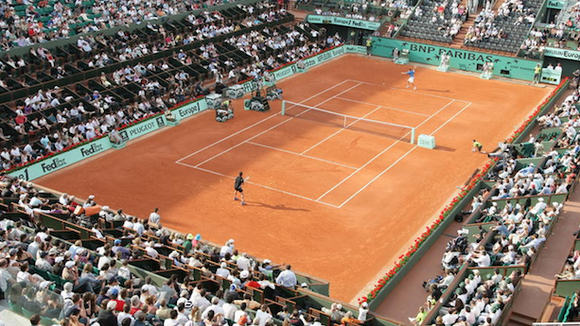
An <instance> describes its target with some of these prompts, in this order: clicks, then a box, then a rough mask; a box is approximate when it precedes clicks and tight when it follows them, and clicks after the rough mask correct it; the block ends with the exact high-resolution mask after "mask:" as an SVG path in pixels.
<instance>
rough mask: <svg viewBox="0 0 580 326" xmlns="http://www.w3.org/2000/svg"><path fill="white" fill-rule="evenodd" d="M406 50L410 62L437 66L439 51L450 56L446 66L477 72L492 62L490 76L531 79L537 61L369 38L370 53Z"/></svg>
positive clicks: (384, 53)
mask: <svg viewBox="0 0 580 326" xmlns="http://www.w3.org/2000/svg"><path fill="white" fill-rule="evenodd" d="M395 48H398V49H399V50H403V49H407V50H409V60H410V61H411V62H418V63H424V64H429V65H439V63H440V61H441V54H443V53H445V54H447V55H449V56H450V57H451V58H450V59H449V66H450V67H451V68H454V69H459V70H465V71H471V72H481V66H483V64H484V63H486V62H493V64H494V67H493V75H494V76H500V77H506V78H514V79H521V80H526V81H531V80H533V78H534V67H536V64H538V63H540V64H541V61H538V60H528V59H522V58H516V57H505V56H499V55H494V54H489V53H483V52H473V51H466V50H459V49H452V48H448V47H441V46H436V45H430V44H422V43H415V42H408V41H404V40H397V39H392V38H384V37H373V42H372V50H371V51H372V52H371V53H372V54H373V55H376V56H380V57H386V58H392V57H393V55H392V53H393V50H394V49H395Z"/></svg>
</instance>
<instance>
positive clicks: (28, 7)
mask: <svg viewBox="0 0 580 326" xmlns="http://www.w3.org/2000/svg"><path fill="white" fill-rule="evenodd" d="M228 2H229V1H228ZM221 3H222V1H215V0H214V1H175V0H172V1H167V2H165V6H162V7H161V6H159V7H158V6H155V5H154V4H155V2H149V1H144V2H142V3H141V4H140V8H139V9H140V12H139V13H137V11H130V10H128V9H127V8H123V4H122V3H121V1H117V0H114V1H106V2H105V1H95V0H90V1H70V0H66V1H55V0H48V1H47V0H32V1H26V2H20V1H19V2H14V3H12V2H9V3H7V4H6V5H5V7H4V8H3V12H4V13H5V15H3V17H2V22H3V25H2V26H3V27H2V28H1V29H0V30H1V31H2V33H1V35H2V39H0V42H1V44H2V48H3V50H8V49H10V48H13V47H18V46H27V45H30V44H36V43H42V42H46V41H52V40H56V39H66V38H68V37H71V36H74V35H77V34H83V33H87V32H93V31H98V30H104V29H108V28H112V27H115V26H122V25H128V24H130V23H138V22H142V21H146V20H154V19H158V18H160V17H165V16H169V15H174V14H177V13H180V12H187V11H192V10H197V9H201V8H205V7H208V6H216V5H219V4H221ZM115 7H117V8H120V9H121V10H119V11H114V13H116V15H114V14H113V11H111V9H112V8H115ZM55 12H56V13H58V14H59V16H58V17H55V16H53V13H55ZM21 21H26V22H25V24H23V25H21V24H20V22H21ZM7 31H9V33H6V32H7Z"/></svg>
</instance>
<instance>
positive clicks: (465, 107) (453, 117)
mask: <svg viewBox="0 0 580 326" xmlns="http://www.w3.org/2000/svg"><path fill="white" fill-rule="evenodd" d="M470 106H471V103H468V104H467V105H466V106H464V107H463V109H461V110H459V112H457V113H455V114H454V115H453V116H452V117H451V118H449V119H448V120H447V121H445V122H444V123H443V124H442V125H440V126H439V127H438V128H437V129H435V130H434V131H433V132H432V133H431V134H430V135H431V136H433V134H435V133H436V132H437V131H439V129H441V128H443V127H445V125H446V124H448V123H449V122H451V121H452V120H453V119H455V117H457V116H458V115H459V114H460V113H461V112H463V111H465V109H467V108H468V107H470Z"/></svg>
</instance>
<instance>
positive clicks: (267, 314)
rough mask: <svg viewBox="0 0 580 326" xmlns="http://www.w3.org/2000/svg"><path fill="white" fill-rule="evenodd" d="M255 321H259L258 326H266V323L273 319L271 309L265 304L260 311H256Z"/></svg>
mask: <svg viewBox="0 0 580 326" xmlns="http://www.w3.org/2000/svg"><path fill="white" fill-rule="evenodd" d="M255 319H256V320H257V321H258V326H266V323H268V321H270V320H271V319H272V312H271V311H270V308H269V307H268V306H267V305H265V304H263V305H262V306H261V307H260V310H258V311H256V318H255ZM254 324H255V322H254Z"/></svg>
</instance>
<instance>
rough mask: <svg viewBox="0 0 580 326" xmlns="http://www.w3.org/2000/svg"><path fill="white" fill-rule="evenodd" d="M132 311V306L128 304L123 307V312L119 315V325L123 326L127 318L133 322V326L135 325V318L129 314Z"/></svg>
mask: <svg viewBox="0 0 580 326" xmlns="http://www.w3.org/2000/svg"><path fill="white" fill-rule="evenodd" d="M130 311H131V305H130V304H128V303H125V305H124V306H123V311H121V312H120V313H119V314H118V315H117V323H118V324H119V326H121V324H122V323H123V320H125V319H126V318H129V320H131V326H133V325H134V324H135V318H133V316H132V315H131V314H130V313H129V312H130Z"/></svg>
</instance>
